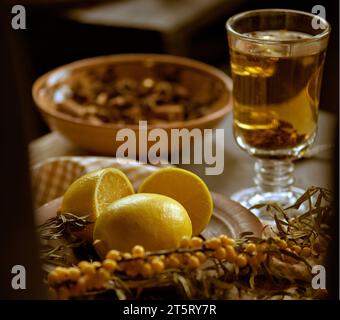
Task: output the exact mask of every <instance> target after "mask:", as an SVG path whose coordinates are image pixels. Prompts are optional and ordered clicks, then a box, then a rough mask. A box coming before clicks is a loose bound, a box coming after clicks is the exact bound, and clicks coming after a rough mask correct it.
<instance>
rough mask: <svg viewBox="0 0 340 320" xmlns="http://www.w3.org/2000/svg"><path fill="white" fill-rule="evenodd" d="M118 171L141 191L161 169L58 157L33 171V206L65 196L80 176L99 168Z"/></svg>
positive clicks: (99, 159)
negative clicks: (110, 168)
mask: <svg viewBox="0 0 340 320" xmlns="http://www.w3.org/2000/svg"><path fill="white" fill-rule="evenodd" d="M109 167H112V168H117V169H120V170H122V171H123V172H124V173H125V174H126V175H127V176H128V177H129V179H130V181H131V183H132V185H133V187H134V188H135V189H138V186H139V185H140V184H141V182H142V181H143V180H144V179H145V178H146V177H147V176H148V175H150V174H151V173H152V172H154V171H156V170H157V169H158V168H157V167H154V166H151V165H147V164H141V163H140V162H137V161H134V160H127V159H116V158H108V157H58V158H50V159H49V160H47V161H44V162H42V163H39V164H37V165H35V166H34V167H33V169H32V181H33V195H34V204H35V207H36V208H38V207H40V206H42V205H43V204H45V203H47V202H49V201H51V200H53V199H55V198H57V197H60V196H62V195H63V194H64V193H65V191H66V189H67V188H68V187H69V185H70V184H71V183H72V182H73V181H74V180H76V179H77V178H79V177H80V176H82V175H84V174H86V173H88V172H90V171H93V170H97V169H102V168H109Z"/></svg>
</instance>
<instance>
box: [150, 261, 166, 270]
mask: <svg viewBox="0 0 340 320" xmlns="http://www.w3.org/2000/svg"><path fill="white" fill-rule="evenodd" d="M151 267H152V270H153V271H154V272H155V273H160V272H162V271H163V270H164V263H163V261H161V260H160V259H159V258H154V259H152V261H151Z"/></svg>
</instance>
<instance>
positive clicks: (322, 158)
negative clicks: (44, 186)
mask: <svg viewBox="0 0 340 320" xmlns="http://www.w3.org/2000/svg"><path fill="white" fill-rule="evenodd" d="M231 122H232V117H231V115H228V116H227V117H226V119H225V120H224V121H223V122H221V124H220V125H219V127H220V128H224V129H225V137H224V140H225V141H224V145H221V144H220V143H218V144H217V147H218V148H223V149H224V161H225V163H224V172H223V173H222V174H221V175H218V176H206V175H205V173H204V172H205V166H204V165H181V167H183V168H185V169H189V170H191V171H193V172H195V173H197V174H198V175H199V176H201V177H202V178H203V179H204V180H205V182H206V183H207V185H208V186H209V188H210V190H212V191H215V192H219V193H221V194H224V195H226V196H230V195H231V194H232V193H234V192H236V191H238V190H240V189H242V188H245V187H249V186H251V185H252V184H253V181H252V179H253V176H254V171H253V165H254V160H253V159H252V158H251V157H250V156H249V155H248V154H247V153H246V152H244V151H242V150H241V149H240V148H239V147H238V146H237V145H236V142H235V140H234V138H233V135H232V125H231V124H232V123H231ZM335 130H336V116H335V115H333V114H331V113H327V112H321V113H320V117H319V130H318V135H317V139H316V141H315V144H314V145H317V144H324V143H332V142H333V138H334V137H335ZM29 151H30V161H31V165H34V164H37V163H39V162H41V161H44V160H46V159H48V158H50V157H57V156H65V155H93V154H91V153H89V152H86V151H84V150H81V149H79V148H78V147H76V146H75V145H73V144H72V143H70V142H69V141H68V140H66V139H65V138H63V137H62V136H61V135H60V134H58V133H56V132H53V133H49V134H47V135H45V136H42V137H41V138H38V139H37V140H34V141H33V142H32V143H31V144H30V146H29ZM332 177H333V168H332V152H325V153H322V154H320V155H318V156H316V157H313V158H311V159H303V160H299V161H297V162H296V166H295V178H296V185H297V186H300V187H303V188H307V187H309V186H312V185H314V186H320V187H327V188H331V187H332Z"/></svg>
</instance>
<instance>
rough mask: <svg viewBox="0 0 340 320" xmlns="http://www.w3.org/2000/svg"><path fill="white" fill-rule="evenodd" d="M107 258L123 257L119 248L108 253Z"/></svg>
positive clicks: (118, 258) (117, 258) (116, 258)
mask: <svg viewBox="0 0 340 320" xmlns="http://www.w3.org/2000/svg"><path fill="white" fill-rule="evenodd" d="M106 259H112V260H120V259H121V255H120V252H119V251H117V250H110V251H109V252H108V253H107V255H106Z"/></svg>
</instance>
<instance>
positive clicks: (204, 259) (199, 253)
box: [195, 251, 207, 263]
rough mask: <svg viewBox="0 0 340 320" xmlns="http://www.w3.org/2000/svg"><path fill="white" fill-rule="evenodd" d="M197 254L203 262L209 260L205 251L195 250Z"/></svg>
mask: <svg viewBox="0 0 340 320" xmlns="http://www.w3.org/2000/svg"><path fill="white" fill-rule="evenodd" d="M195 256H196V257H197V258H198V260H199V261H200V262H201V263H204V262H206V261H207V256H206V254H205V253H204V252H200V251H199V252H195Z"/></svg>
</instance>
